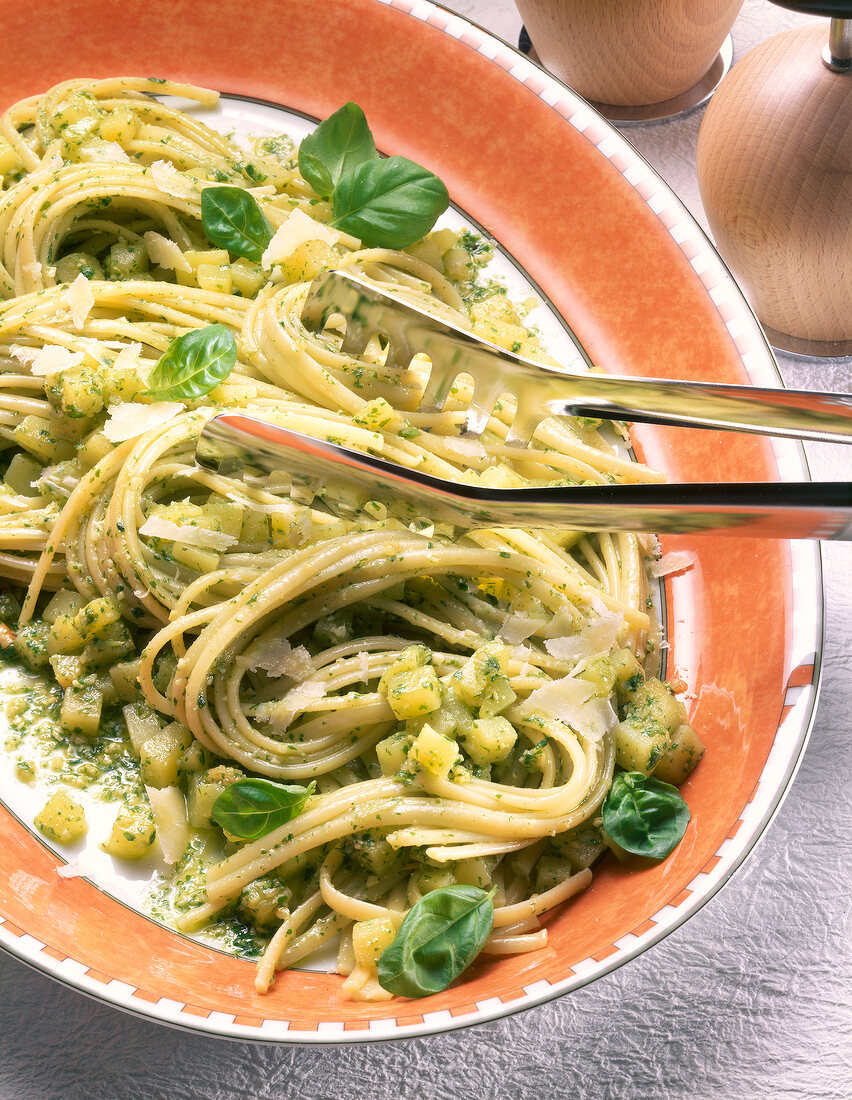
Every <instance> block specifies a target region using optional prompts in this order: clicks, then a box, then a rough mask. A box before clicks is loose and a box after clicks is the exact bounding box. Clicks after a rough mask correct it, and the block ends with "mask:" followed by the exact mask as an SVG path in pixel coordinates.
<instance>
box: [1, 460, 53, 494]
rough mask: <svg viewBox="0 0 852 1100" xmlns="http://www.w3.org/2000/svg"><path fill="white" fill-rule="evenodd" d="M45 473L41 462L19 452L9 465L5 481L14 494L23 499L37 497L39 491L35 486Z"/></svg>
mask: <svg viewBox="0 0 852 1100" xmlns="http://www.w3.org/2000/svg"><path fill="white" fill-rule="evenodd" d="M43 473H44V467H43V466H42V465H41V463H40V462H36V461H35V459H33V458H30V456H29V455H25V454H22V453H21V452H20V451H19V452H18V453H17V454H16V455H14V457H13V458H12V461H11V462H10V463H9V468H8V470H7V471H6V473H5V475H4V476H3V480H4V481H5V482H6V484H7V485H8V486H9V488H10V489H11V490H12V492H13V493H19V494H20V495H21V496H22V497H36V496H38V493H39V491H38V489H35V488H34V487H33V486H34V485H35V483H36V482H37V481H38V479H39V478H40V477H41V475H42V474H43Z"/></svg>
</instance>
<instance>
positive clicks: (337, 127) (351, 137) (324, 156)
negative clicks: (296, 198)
mask: <svg viewBox="0 0 852 1100" xmlns="http://www.w3.org/2000/svg"><path fill="white" fill-rule="evenodd" d="M378 155H379V154H378V153H377V152H376V143H375V142H374V141H373V135H372V134H371V133H370V127H369V126H368V124H367V119H366V116H365V115H364V112H363V111H362V110H361V108H360V107H359V106H358V104H357V103H344V104H343V106H342V107H341V108H340V110H339V111H335V112H334V114H333V115H329V116H328V118H327V119H326V120H325V121H324V122H321V123H320V124H319V126H317V128H316V130H314V132H313V133H312V134H308V136H307V137H306V138H304V139H303V141H302V144H301V145H300V146H299V171H300V172H301V173H302V175H303V176H304V178H305V179H306V180H307V181H308V183H309V184H310V185H311V187H313V189H314V191H316V193H317V194H318V195H319V196H321V198H324V199H327V198H328V197H329V196H330V195H331V193H332V191H333V190H334V188H335V187H336V185H337V184H338V183H339V182H340V180H341V178H342V177H343V176H344V175H346V173H347V172H351V171H352V170H353V169H355V168H357V167H358V165H359V164H363V163H364V161H368V160H376V159H377V157H378Z"/></svg>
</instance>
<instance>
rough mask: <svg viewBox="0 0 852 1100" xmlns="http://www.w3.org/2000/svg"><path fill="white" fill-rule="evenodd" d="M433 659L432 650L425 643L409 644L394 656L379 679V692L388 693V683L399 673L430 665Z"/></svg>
mask: <svg viewBox="0 0 852 1100" xmlns="http://www.w3.org/2000/svg"><path fill="white" fill-rule="evenodd" d="M431 660H432V652H431V650H430V649H429V648H428V647H427V646H425V645H420V644H417V645H409V646H406V647H405V649H401V650H400V651H399V655H398V656H397V657H395V658H394V660H393V663H392V664H391V665H389V666H388V668H387V669H386V670H385V673H384V675H383V676H382V678H381V679H380V680H379V689H378V690H379V692H380V693H381V694H382V695H385V694H387V690H388V684H389V683H390V681H391V679H392V678H393V677H394V676H396V674H397V673H399V672H407V671H408V670H409V669H412V668H421V667H422V666H423V665H428V664H429V662H430V661H431Z"/></svg>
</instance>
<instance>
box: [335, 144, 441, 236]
mask: <svg viewBox="0 0 852 1100" xmlns="http://www.w3.org/2000/svg"><path fill="white" fill-rule="evenodd" d="M449 202H450V196H449V195H448V194H447V189H446V187H445V186H444V185H443V183H441V181H440V180H439V179H438V177H437V176H434V175H433V174H432V173H431V172H429V171H428V170H427V169H425V168H422V167H421V166H420V165H419V164H415V163H414V161H413V160H407V159H406V158H405V157H388V159H387V160H371V161H367V162H365V163H364V164H360V165H359V166H358V167H357V168H356V169H355V171H354V172H349V173H347V174H346V175H345V176H343V178H342V179H341V180H340V183H338V185H337V186H336V187H335V189H334V194H333V195H332V198H331V203H332V219H331V224H332V225H335V226H337V227H338V228H339V229H342V230H344V231H345V232H346V233H351V234H352V235H353V236H354V237H359V238H360V239H361V241H362V242H363V243H364V244H365V245H367V247H368V248H407V247H408V245H410V244H414V242H415V241H419V240H420V238H421V237H423V236H425V234H426V233H428V232H429V230H430V229H431V228H432V226H433V225H434V224H435V219H436V218H437V217H438V215H439V214H443V212H444V211H445V210H446V209H447V206H448V205H449Z"/></svg>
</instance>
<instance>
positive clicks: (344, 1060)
mask: <svg viewBox="0 0 852 1100" xmlns="http://www.w3.org/2000/svg"><path fill="white" fill-rule="evenodd" d="M627 2H629V0H627ZM445 6H446V7H449V8H452V9H454V10H456V11H458V12H459V13H460V14H462V15H465V16H467V17H469V18H471V19H473V20H474V21H475V22H477V23H479V24H481V25H482V26H484V27H486V28H487V29H488V30H491V31H493V32H495V33H496V34H498V35H500V36H501V37H503V38H505V39H506V40H507V41H509V42H511V43H513V44H514V43H516V42H517V36H518V31H519V29H520V18H519V17H518V14H517V12H516V10H515V8H514V5H513V3H512V2H511V0H445ZM803 21H804V20H803V18H802V17H800V16H796V15H793V14H792V13H790V12H787V11H783V10H782V9H780V8H776V7H774V6H772V5H770V4H768V3H766V2H765V0H746V2H745V5H744V8H743V11H742V14H741V15H740V18H739V20H738V22H737V24H736V26H735V28H734V45H735V56H736V57H741V56H743V54H745V53H746V52H747V51H748V50H749V49H750V48H751V47H752V46H754V45H756V44H757V43H758V42H759V41H761V40H762V39H764V38H766V37H768V36H769V35H770V34H773V33H776V32H777V31H780V30H784V29H786V28H788V27H790V26H795V25H797V24H799V23H801V22H803ZM700 122H701V111H697V112H694V113H692V114H690V115H688V116H686V117H684V118H681V119H677V120H673V121H669V122H665V123H661V124H657V125H653V126H644V127H639V128H631V129H630V130H629V131H626V133H627V136H628V137H629V138H630V140H631V141H632V142H633V143H634V144H635V145H636V146H637V148H638V149H639V150H640V151H641V152H642V153H643V154H644V155H645V157H646V158H647V159H648V160H649V161H650V162H651V164H653V165H654V167H655V168H657V170H658V171H659V172H660V173H661V175H662V176H663V177H664V178H665V179H666V181H667V182H668V183H669V184H670V185H671V186H672V187H673V188H674V190H675V191H676V192H677V193H678V194H679V195H680V197H681V198H682V199H683V200H684V201H685V202H686V204H687V206H688V207H689V208H690V209H691V211H692V212H693V214H695V215H696V217H698V219H699V221H700V222H701V223H702V224H705V222H704V219H703V215H702V211H701V205H700V200H699V197H698V189H697V186H696V183H695V169H694V164H695V144H696V139H697V135H698V128H699V125H700ZM779 363H780V366H781V369H782V373H783V375H784V377H785V379H786V381H787V382H788V384H789V385H793V386H811V387H813V388H815V389H846V390H849V389H852V378H850V374H852V361H850V360H848V359H847V360H845V361H833V362H831V363H828V364H821V365H820V364H814V363H810V362H805V361H801V360H799V361H797V360H793V359H791V358H789V357H785V356H779ZM808 455H809V459H810V461H811V465H812V470H813V474H814V477H815V478H836V477H844V476H845V477H847V478H848V477H850V476H852V456H850V455H849V453H848V452H845V451H844V450H843V449H842V448H838V447H830V446H813V447H809V448H808ZM824 568H825V574H826V612H827V614H826V647H825V666H824V684H823V693H822V699H821V702H820V704H819V709H818V713H817V719H816V726H815V729H814V733H813V736H812V739H811V743H810V746H809V747H808V750H807V752H806V753H805V756H804V760H803V762H802V765H801V768H800V771H799V773H798V776H797V778H796V779H795V781H794V783H793V786H792V789H791V791H790V794H789V796H788V798H787V800H786V802H785V803H784V805H783V806H782V808H781V810H780V812H779V814H778V816H777V818H776V820H775V822H774V823H773V825H772V826H771V828H770V829H769V831H768V833H767V835H766V836H765V838H764V839H763V841H762V842H761V844H760V845H759V846H758V849H757V851H756V853H754V854H753V855H752V856H751V857H750V858H749V860H748V861H747V862H746V864H745V865H744V866H743V867H742V868H741V869H740V871H739V872H738V873H737V874H736V875H735V877H734V878H733V880H732V881H731V882H730V883H729V884H728V885H727V886H726V887H725V888H724V890H723V891H722V892H721V894H719V895H718V896H717V897H716V898H714V899H713V900H712V901H710V902H709V903H708V904H707V906H706V907H705V908H704V909H703V910H701V911H700V912H699V913H698V914H697V915H696V916H694V917H693V918H692V919H691V920H690V921H689V922H688V923H687V924H686V926H685V927H683V928H681V929H679V930H678V931H677V932H675V933H673V934H672V935H671V936H669V938H668V939H667V940H666V941H664V942H663V943H662V944H660V945H658V946H657V947H655V948H654V949H653V950H652V951H650V952H648V953H646V954H645V955H643V956H640V958H639V959H636V960H634V961H633V962H631V963H628V964H627V965H626V966H624V967H622V968H621V969H620V970H619V971H617V972H616V973H614V974H612V975H609V976H608V977H606V978H602V979H600V980H599V981H597V982H595V983H594V984H593V985H591V986H589V987H587V988H585V989H582V990H579V991H578V992H576V993H574V994H572V995H570V996H569V997H565V998H562V999H561V1000H558V1001H555V1002H553V1003H551V1004H548V1005H544V1006H542V1007H540V1008H537V1009H533V1010H531V1011H528V1012H525V1013H522V1014H520V1015H517V1016H512V1017H509V1018H508V1019H505V1020H501V1021H498V1022H496V1023H493V1024H485V1025H482V1026H480V1027H477V1028H473V1029H470V1030H467V1031H460V1032H455V1033H453V1034H449V1035H442V1036H437V1037H435V1038H431V1039H418V1040H409V1041H405V1042H400V1043H393V1044H383V1045H371V1046H350V1047H330V1048H298V1047H269V1046H261V1045H249V1044H243V1043H231V1042H227V1041H222V1040H216V1039H209V1038H203V1037H198V1036H195V1035H190V1034H183V1033H179V1032H177V1031H171V1030H168V1029H166V1028H164V1027H161V1026H159V1025H157V1024H153V1023H149V1022H146V1021H144V1020H136V1019H134V1018H133V1017H131V1016H128V1015H125V1014H123V1013H121V1012H119V1011H117V1010H114V1009H112V1008H108V1007H105V1006H102V1005H100V1004H98V1003H96V1002H94V1001H91V1000H88V999H87V998H85V997H83V996H81V995H80V994H78V993H76V992H74V991H72V990H68V989H65V988H63V987H62V986H60V985H58V984H56V983H55V982H53V981H51V980H50V979H48V978H45V977H43V976H42V975H40V974H38V973H35V972H33V971H31V970H29V969H28V968H27V967H25V966H23V965H22V964H21V963H19V962H17V961H16V960H14V959H12V958H9V957H7V956H5V955H2V956H0V1036H2V1039H0V1050H2V1057H1V1058H0V1100H12V1098H15V1100H57V1098H61V1100H89V1098H91V1097H99V1098H101V1100H124V1098H133V1100H135V1098H140V1100H141V1098H142V1097H145V1098H146V1100H160V1098H165V1100H171V1098H173V1097H174V1098H180V1100H220V1098H221V1100H226V1098H230V1097H238V1096H239V1097H246V1098H258V1100H261V1098H263V1100H265V1098H267V1097H269V1098H271V1097H276V1098H289V1097H295V1096H298V1097H300V1100H319V1098H323V1100H324V1098H332V1097H333V1098H334V1100H350V1098H352V1100H355V1098H358V1100H365V1098H366V1100H397V1098H406V1100H407V1098H408V1097H415V1096H417V1097H423V1098H426V1100H433V1098H434V1100H443V1098H445V1097H446V1098H448V1100H450V1098H452V1100H456V1098H457V1097H459V1096H466V1097H476V1098H479V1097H482V1098H485V1097H488V1098H491V1097H494V1098H499V1100H515V1098H521V1097H524V1098H525V1097H529V1096H534V1095H535V1096H539V1097H562V1096H565V1097H568V1096H575V1095H576V1096H582V1097H584V1098H587V1100H608V1098H614V1100H675V1098H681V1097H683V1098H686V1097H689V1098H690V1100H761V1098H769V1097H771V1098H772V1100H793V1098H813V1100H849V1098H850V1097H852V914H850V909H852V902H850V890H849V885H850V866H852V812H850V795H849V792H850V789H852V763H850V761H852V732H850V731H852V721H851V720H850V715H849V699H850V698H852V655H850V640H852V625H850V623H852V545H850V544H846V545H827V546H825V547H824ZM755 659H756V660H759V654H756V655H755Z"/></svg>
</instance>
